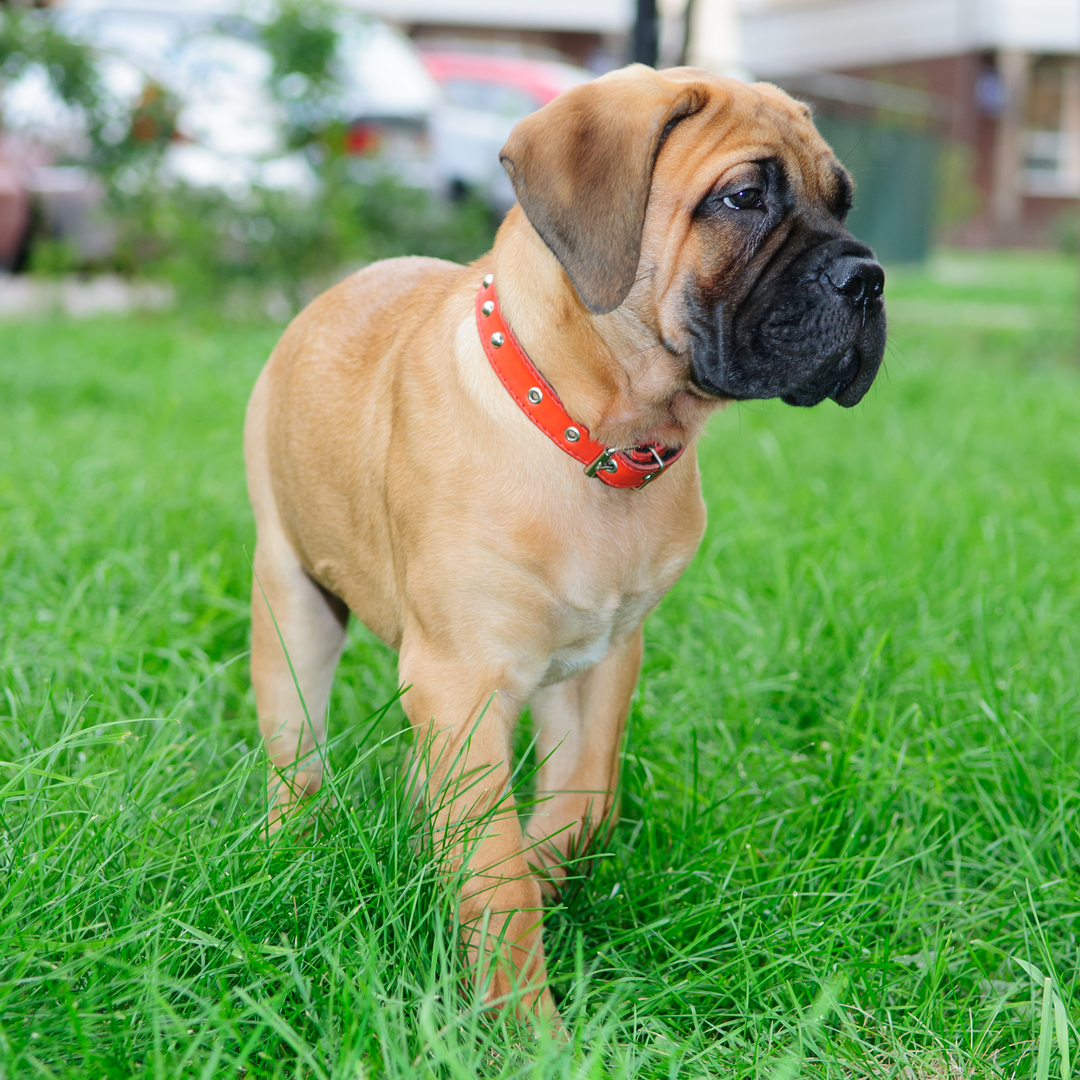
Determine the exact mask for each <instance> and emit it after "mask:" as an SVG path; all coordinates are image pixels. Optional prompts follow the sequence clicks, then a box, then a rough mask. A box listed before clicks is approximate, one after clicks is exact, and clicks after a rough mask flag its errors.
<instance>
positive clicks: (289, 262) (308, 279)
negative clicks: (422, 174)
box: [116, 162, 494, 309]
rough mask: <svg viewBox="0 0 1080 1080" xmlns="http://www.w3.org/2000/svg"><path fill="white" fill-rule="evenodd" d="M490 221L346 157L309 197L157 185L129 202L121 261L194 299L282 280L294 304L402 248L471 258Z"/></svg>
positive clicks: (480, 209)
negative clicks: (353, 174) (375, 177)
mask: <svg viewBox="0 0 1080 1080" xmlns="http://www.w3.org/2000/svg"><path fill="white" fill-rule="evenodd" d="M493 226H494V223H493V221H492V217H491V213H490V211H489V210H488V209H487V207H486V206H484V205H483V204H482V203H481V202H479V200H475V199H470V200H466V201H465V202H461V203H455V204H449V203H443V202H440V201H437V200H435V199H433V198H432V197H431V196H430V195H429V194H428V193H427V192H424V191H420V190H417V189H415V188H407V187H404V186H402V185H401V184H399V183H397V182H395V181H394V180H393V179H392V178H390V177H386V178H384V179H382V180H380V181H377V182H375V183H367V184H358V183H356V182H355V181H352V180H350V178H349V176H348V173H347V164H346V163H345V162H339V163H337V164H336V165H335V167H333V168H327V169H326V171H325V173H324V177H323V182H322V186H321V188H320V190H319V191H318V193H317V194H316V195H315V196H314V197H312V198H311V199H302V198H298V197H297V196H295V195H293V194H290V193H286V192H278V191H268V190H265V189H259V188H255V189H253V190H252V191H250V192H249V193H248V194H247V195H246V196H245V197H243V198H240V199H231V198H229V197H228V196H227V195H224V194H223V193H221V192H219V191H216V190H213V189H195V188H188V187H183V186H176V187H169V188H161V187H156V186H151V187H149V188H147V189H146V190H145V191H143V192H141V193H140V194H139V195H138V197H134V198H132V199H130V200H129V204H128V211H127V213H126V215H125V217H124V219H123V220H122V232H121V240H120V246H119V250H118V253H117V257H116V260H117V263H118V265H119V266H120V268H121V269H123V270H124V271H125V272H126V273H129V274H133V275H134V274H139V275H151V276H158V277H164V278H167V279H168V280H171V281H172V282H174V283H175V284H176V285H177V286H178V287H179V288H180V289H181V291H182V293H183V294H184V296H185V298H187V299H189V300H190V299H197V298H200V297H201V298H209V299H211V300H213V301H215V302H216V301H220V299H221V297H222V295H223V291H224V292H227V291H228V290H229V289H230V288H232V287H239V288H243V289H248V290H251V289H259V288H262V289H265V288H268V287H277V288H279V289H282V290H284V291H285V293H286V294H287V297H288V299H289V301H290V303H291V305H292V307H293V308H294V309H295V308H296V307H298V306H299V304H300V302H301V299H302V298H303V296H304V295H305V290H307V289H310V288H312V287H313V286H314V287H320V286H325V285H326V284H329V283H330V282H331V281H332V280H334V279H335V278H336V277H338V276H340V274H341V272H342V268H343V267H347V266H349V265H360V264H362V263H366V262H370V261H373V260H375V259H381V258H389V257H392V256H395V255H430V256H433V257H435V258H445V259H451V260H453V261H457V262H469V261H471V260H472V259H475V258H477V257H478V256H480V255H481V254H483V252H485V251H486V250H488V248H490V247H491V243H492V241H493V239H494V227H493Z"/></svg>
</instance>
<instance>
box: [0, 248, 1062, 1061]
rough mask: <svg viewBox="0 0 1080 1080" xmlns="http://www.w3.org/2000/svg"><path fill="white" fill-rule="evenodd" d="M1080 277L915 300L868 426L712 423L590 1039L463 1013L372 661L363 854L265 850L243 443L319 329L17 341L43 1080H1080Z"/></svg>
mask: <svg viewBox="0 0 1080 1080" xmlns="http://www.w3.org/2000/svg"><path fill="white" fill-rule="evenodd" d="M1076 289H1077V283H1076V271H1075V265H1074V264H1072V265H1070V264H1068V263H1065V262H1063V261H1059V260H1056V259H1055V258H1053V257H1051V256H1016V255H1001V256H993V257H982V258H976V257H970V256H969V257H961V256H955V255H954V256H951V257H949V258H947V259H943V260H939V261H938V262H937V263H935V264H934V265H933V266H932V267H931V268H930V269H929V270H928V271H926V272H923V273H915V272H906V273H897V274H893V275H891V276H890V282H889V295H890V297H891V298H892V300H891V303H892V306H893V317H892V323H893V328H892V344H891V346H890V351H889V354H888V359H887V369H886V371H885V372H884V373H883V374H882V376H881V377H880V379H879V382H878V384H877V386H876V387H875V388H874V389H873V390H872V392H871V393H870V395H869V396H868V398H867V400H866V401H865V402H864V403H863V404H862V405H861V406H859V407H858V408H857V409H855V410H853V411H850V412H847V411H841V410H840V409H838V408H836V407H835V406H833V405H831V404H827V405H825V406H823V407H821V408H819V409H815V410H811V411H806V412H803V411H798V410H792V409H788V408H785V407H783V406H780V405H774V404H764V405H748V406H742V407H740V408H738V409H734V410H732V411H730V412H729V413H727V414H726V415H724V416H718V417H717V418H716V419H715V420H714V421H713V423H712V425H711V430H710V435H709V437H708V439H707V440H706V442H705V444H704V446H703V447H702V451H701V458H702V465H703V472H704V475H705V492H706V498H707V500H708V503H709V507H710V526H709V532H708V535H707V537H706V539H705V542H704V544H703V545H702V548H701V551H700V553H699V555H698V557H697V558H696V560H695V561H694V562H693V564H692V565H691V567H690V569H689V570H688V572H687V574H686V575H685V577H684V578H683V580H682V581H681V582H680V583H679V585H678V586H677V587H676V588H675V590H673V592H672V593H671V595H670V596H669V597H668V598H667V600H666V601H665V602H664V604H663V605H662V607H661V609H660V610H659V612H658V613H657V614H656V615H655V616H654V617H653V618H652V619H651V620H650V622H649V624H648V626H647V638H648V648H647V656H646V662H645V668H644V672H643V676H642V679H641V683H640V686H639V689H638V692H637V695H636V697H635V702H634V708H633V715H632V718H631V726H630V731H629V734H628V738H627V745H626V755H625V772H624V791H623V796H622V809H621V815H622V816H621V820H620V821H619V822H618V825H617V827H616V830H615V833H614V835H613V837H612V839H611V841H610V843H609V844H608V846H607V847H606V848H605V849H604V852H603V856H602V858H600V859H599V860H598V861H597V862H596V864H595V866H594V869H593V873H592V875H591V876H589V877H583V878H581V879H580V880H578V881H576V882H575V883H574V885H573V886H572V887H571V888H570V889H569V890H568V892H567V895H566V896H565V899H564V902H563V903H562V905H561V906H559V907H558V908H556V909H554V910H552V911H551V912H550V914H549V916H548V921H547V926H548V929H547V942H548V947H549V955H550V971H551V977H552V982H553V985H554V987H555V990H556V992H557V995H558V997H559V998H560V1000H561V1003H562V1004H561V1007H562V1010H563V1012H564V1015H565V1016H566V1018H567V1024H568V1029H569V1032H570V1041H569V1043H567V1044H560V1043H557V1042H550V1041H548V1040H545V1039H543V1038H541V1039H539V1040H534V1039H533V1037H532V1036H531V1035H529V1033H527V1032H525V1031H521V1030H519V1029H517V1028H516V1027H515V1026H514V1025H513V1024H512V1023H510V1024H508V1023H505V1022H503V1021H500V1020H498V1019H495V1018H492V1017H490V1016H485V1015H484V1014H483V1013H482V1012H480V1011H479V1010H478V1009H476V1008H475V1006H474V1003H473V1001H472V1000H471V999H470V997H469V995H468V994H466V993H465V992H464V991H463V990H462V982H461V980H462V969H461V966H460V960H459V958H458V956H457V955H456V951H455V949H454V947H453V933H452V905H451V902H450V899H449V897H448V893H447V888H446V886H445V884H444V883H443V882H441V881H440V880H439V879H438V878H437V876H436V875H435V874H434V873H433V870H432V864H431V861H430V860H429V859H428V858H426V856H425V848H424V843H423V840H422V837H421V836H420V834H419V832H418V826H417V824H416V822H415V821H414V819H413V817H412V816H411V814H410V812H409V808H408V800H407V793H406V791H405V783H406V782H405V779H404V778H405V770H404V768H403V765H404V763H405V762H406V761H407V757H408V753H409V739H408V736H407V734H406V733H405V732H404V730H403V729H404V722H403V717H402V714H401V712H400V709H399V707H397V706H396V705H395V704H394V703H393V698H394V695H395V692H396V673H395V665H394V658H393V656H392V655H391V654H390V653H389V652H388V651H387V650H385V649H384V648H383V647H382V646H380V645H379V644H378V643H377V642H375V641H374V640H373V639H372V638H371V636H370V635H368V634H367V633H366V632H365V631H364V630H362V629H357V628H355V627H354V631H353V635H352V638H353V640H352V644H351V647H350V648H349V650H348V651H347V653H346V656H345V659H344V661H343V664H342V667H341V671H340V674H339V678H338V680H337V683H336V686H335V692H334V695H333V699H332V702H331V728H332V731H333V734H334V744H333V747H332V751H331V753H332V756H333V759H334V761H335V765H336V773H337V778H338V781H337V782H338V788H339V793H340V794H339V799H340V803H341V805H340V809H339V811H338V813H337V816H336V821H335V823H334V826H333V828H332V829H331V830H329V831H326V830H325V829H323V828H322V826H320V825H316V826H315V827H314V831H313V832H312V833H311V834H309V835H308V836H307V837H304V836H301V835H299V834H294V835H291V836H290V837H288V838H287V839H286V840H285V841H284V842H282V843H280V844H276V845H274V846H273V847H267V845H266V844H265V842H264V841H263V839H262V838H261V835H260V828H259V825H260V815H261V814H262V811H263V807H262V795H261V788H262V779H263V764H262V759H261V757H260V752H259V749H258V746H257V739H256V728H255V719H254V708H253V701H252V696H251V692H250V689H249V685H248V681H247V674H246V670H245V649H246V647H247V634H248V628H247V601H246V596H247V591H248V580H249V566H248V561H247V553H248V552H250V550H251V545H252V526H251V520H250V515H249V511H248V508H247V504H246V499H245V495H244V487H243V477H242V468H241V458H240V443H239V440H240V426H241V420H242V413H243V407H244V402H245V397H246V394H247V392H248V389H249V388H250V386H251V383H252V381H253V379H254V377H255V374H256V372H257V371H258V369H259V366H260V365H261V363H262V361H263V359H264V358H265V356H266V354H267V352H268V351H269V349H270V347H271V346H272V344H273V341H274V339H275V337H276V335H277V332H278V331H277V329H276V328H274V327H270V326H266V325H242V324H235V323H224V322H220V321H217V322H201V321H199V320H198V319H197V318H194V317H192V318H187V319H186V318H185V317H184V316H182V315H175V316H169V317H159V316H155V317H153V318H149V317H132V318H128V319H122V320H116V319H103V320H100V321H89V322H83V323H75V322H63V321H56V322H47V323H46V322H41V323H34V322H22V323H6V324H2V325H0V688H2V693H0V758H2V759H3V761H2V762H0V1076H2V1077H22V1076H28V1077H29V1076H34V1077H37V1076H41V1077H47V1076H57V1077H95V1078H97V1077H103V1076H104V1077H130V1076H154V1077H174V1076H175V1077H210V1076H246V1077H293V1076H297V1077H320V1078H321V1077H335V1078H338V1077H340V1078H349V1080H354V1078H357V1080H358V1078H361V1077H428V1076H431V1077H447V1078H458V1077H474V1076H484V1077H575V1078H577V1077H581V1078H584V1077H650V1078H651V1077H656V1078H669V1077H670V1078H673V1077H680V1078H682V1077H687V1078H696V1077H725V1078H729V1077H738V1078H747V1080H749V1078H751V1077H754V1078H756V1077H759V1076H760V1077H763V1078H769V1080H791V1078H793V1077H794V1076H796V1075H797V1074H799V1073H804V1074H808V1075H813V1076H820V1077H857V1076H864V1075H874V1076H876V1077H877V1076H880V1077H893V1076H901V1075H902V1076H903V1077H905V1078H908V1080H924V1078H925V1080H936V1078H941V1080H952V1078H961V1077H969V1076H980V1077H981V1076H1001V1077H1012V1076H1020V1077H1027V1076H1029V1075H1031V1076H1035V1077H1036V1080H1045V1078H1046V1076H1047V1075H1051V1076H1059V1075H1060V1076H1063V1077H1065V1076H1066V1075H1067V1071H1068V1068H1069V1066H1070V1064H1071V1062H1070V1061H1069V1058H1070V1056H1071V1055H1070V1053H1068V1052H1066V1053H1064V1054H1063V1053H1062V1049H1063V1048H1064V1047H1065V1046H1066V1045H1067V1044H1069V1045H1071V1046H1072V1047H1073V1048H1074V1049H1075V1046H1076V1043H1077V1040H1076V1033H1075V1027H1074V1026H1073V1025H1075V1024H1076V1023H1077V1021H1078V1019H1080V1007H1078V1005H1080V1002H1078V999H1080V986H1078V978H1080V951H1078V942H1077V931H1078V929H1080V926H1078V920H1080V877H1078V873H1077V867H1078V866H1080V825H1078V823H1080V816H1078V815H1080V738H1078V731H1080V724H1078V721H1080V696H1078V672H1080V657H1078V656H1077V652H1078V648H1080V640H1078V636H1077V626H1078V625H1080V468H1078V461H1080V366H1077V365H1076V364H1075V363H1074V359H1075V348H1076V347H1075V341H1074V330H1073V328H1074V326H1075V317H1076V310H1075V303H1076ZM388 703H389V704H388ZM526 743H527V735H523V736H522V745H523V746H525V745H526ZM1047 979H1049V980H1050V982H1049V983H1047V982H1046V981H1045V980H1047ZM1047 995H1049V997H1048V996H1047ZM1051 1027H1052V1029H1053V1030H1051ZM1070 1033H1071V1034H1070ZM1040 1034H1041V1035H1042V1040H1041V1043H1040Z"/></svg>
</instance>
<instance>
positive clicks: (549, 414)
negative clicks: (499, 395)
mask: <svg viewBox="0 0 1080 1080" xmlns="http://www.w3.org/2000/svg"><path fill="white" fill-rule="evenodd" d="M476 326H477V328H478V329H479V331H480V340H481V341H482V342H483V344H484V352H486V353H487V357H488V359H489V360H490V361H491V366H492V367H493V368H494V369H495V374H496V375H498V376H499V379H500V380H501V381H502V384H503V386H505V387H506V389H507V390H509V391H510V396H511V397H512V398H513V399H514V400H515V401H516V402H517V403H518V405H519V406H520V407H521V411H522V412H524V413H525V415H526V416H527V417H528V418H529V419H530V420H531V421H532V422H533V423H534V424H535V425H536V426H537V427H538V428H539V429H540V430H541V431H542V432H543V433H544V434H545V435H546V436H547V437H548V438H549V439H550V440H551V441H552V442H553V443H554V444H555V445H556V446H557V447H559V449H560V450H563V451H565V452H566V453H567V454H569V455H570V456H571V457H572V458H576V459H577V460H578V461H580V462H581V464H582V465H584V466H585V475H586V476H595V477H598V478H599V479H600V480H601V481H603V483H605V484H607V485H608V487H614V488H643V487H644V486H645V485H646V484H648V483H651V482H652V481H653V480H655V479H656V478H657V477H658V476H659V475H660V474H661V473H662V472H664V471H665V470H666V469H668V468H669V467H670V466H671V465H672V464H673V463H674V462H675V461H677V460H678V458H679V456H680V455H681V454H682V452H683V450H684V449H685V447H682V446H680V447H675V448H673V447H670V446H661V445H660V443H646V444H644V445H642V446H635V447H633V448H632V449H629V450H619V449H616V448H615V447H612V446H604V444H603V443H598V442H596V440H595V439H592V438H590V437H589V430H588V428H586V427H585V426H584V425H582V424H578V423H575V422H574V421H573V420H572V419H571V418H570V414H569V413H568V412H567V411H566V409H564V408H563V404H562V402H561V401H560V400H559V396H558V394H556V393H555V391H554V390H553V389H552V388H551V384H550V383H549V382H548V381H547V379H545V378H544V376H543V375H541V374H540V372H539V371H537V370H536V367H535V366H534V364H533V362H532V361H531V360H530V359H529V358H528V356H526V355H525V350H524V349H523V348H522V347H521V346H520V345H519V344H518V342H517V339H516V338H515V337H514V335H513V334H512V333H511V331H510V327H508V326H507V325H506V323H505V322H504V321H503V317H502V313H501V312H500V311H499V299H498V297H497V296H496V295H495V282H494V277H493V275H491V274H488V275H487V277H485V278H484V281H483V284H481V286H480V291H479V292H478V293H477V294H476Z"/></svg>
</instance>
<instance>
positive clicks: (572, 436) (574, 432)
mask: <svg viewBox="0 0 1080 1080" xmlns="http://www.w3.org/2000/svg"><path fill="white" fill-rule="evenodd" d="M563 434H564V435H565V436H566V441H567V442H577V441H578V439H580V438H581V432H580V431H578V429H577V428H576V427H568V428H567V429H566V430H565V431H564V432H563Z"/></svg>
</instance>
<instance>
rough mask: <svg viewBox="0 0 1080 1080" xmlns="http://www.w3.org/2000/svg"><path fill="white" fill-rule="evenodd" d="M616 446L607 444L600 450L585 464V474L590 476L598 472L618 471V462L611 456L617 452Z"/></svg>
mask: <svg viewBox="0 0 1080 1080" xmlns="http://www.w3.org/2000/svg"><path fill="white" fill-rule="evenodd" d="M618 452H619V451H618V448H617V447H614V446H607V447H605V448H604V449H603V450H601V451H600V453H599V454H597V456H596V457H595V458H594V459H593V460H592V461H590V462H589V464H588V465H586V466H585V475H586V476H589V477H592V476H595V475H596V474H597V473H598V472H606V473H613V472H618V471H619V463H618V462H617V461H614V460H613V458H614V457H615V455H616V454H617V453H618Z"/></svg>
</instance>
